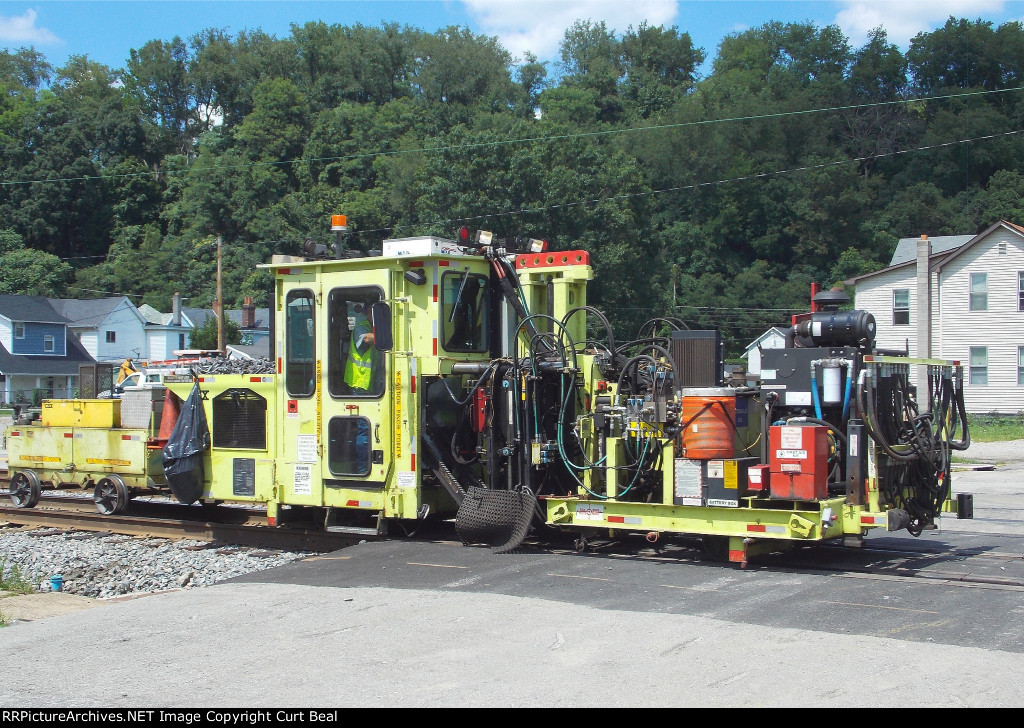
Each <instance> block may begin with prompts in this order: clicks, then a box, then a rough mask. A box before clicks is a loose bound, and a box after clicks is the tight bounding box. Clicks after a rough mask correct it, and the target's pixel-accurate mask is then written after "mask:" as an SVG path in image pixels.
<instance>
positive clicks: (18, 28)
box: [0, 9, 60, 45]
mask: <svg viewBox="0 0 1024 728" xmlns="http://www.w3.org/2000/svg"><path fill="white" fill-rule="evenodd" d="M0 42H5V43H16V44H23V45H32V44H36V43H38V44H47V43H60V38H58V37H57V36H56V35H54V34H53V33H51V32H50V31H49V30H47V29H46V28H37V27H36V11H35V10H31V9H29V10H26V11H25V14H24V15H14V16H11V17H7V16H6V15H0Z"/></svg>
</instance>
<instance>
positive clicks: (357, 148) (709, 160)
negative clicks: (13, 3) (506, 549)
mask: <svg viewBox="0 0 1024 728" xmlns="http://www.w3.org/2000/svg"><path fill="white" fill-rule="evenodd" d="M706 58H707V55H706V53H705V50H704V49H701V48H697V47H695V46H694V45H693V41H692V39H691V37H690V35H689V34H688V33H687V32H686V30H685V28H677V27H665V26H653V25H650V24H648V23H646V22H645V23H641V24H640V25H639V26H637V27H635V28H634V27H630V28H627V29H626V30H625V31H621V32H620V31H617V30H616V29H613V28H609V27H607V25H605V24H604V23H602V22H594V21H588V20H579V21H577V22H576V23H574V24H573V25H572V26H571V27H570V28H569V29H568V30H567V31H566V32H565V35H564V37H563V39H562V44H561V47H560V61H561V62H560V63H558V64H555V65H556V68H554V69H552V70H553V71H555V73H553V74H551V75H549V69H548V68H547V67H546V64H545V63H541V62H539V61H538V60H537V58H536V57H535V56H534V55H532V54H530V53H526V54H524V56H523V58H522V59H513V58H512V57H511V55H510V54H509V53H508V52H507V50H506V49H504V48H503V47H502V46H501V44H500V43H499V42H498V40H497V39H496V38H493V37H489V36H486V35H480V34H477V33H474V32H472V31H470V30H469V29H467V28H462V27H449V28H444V29H442V30H439V31H437V32H429V33H428V32H425V31H422V30H418V29H415V28H409V27H399V26H397V25H388V24H386V25H381V26H377V27H371V26H364V25H360V24H355V25H339V24H330V23H326V22H321V21H315V22H309V23H306V24H303V25H293V26H292V27H291V30H290V33H289V34H288V35H287V36H286V37H283V38H275V37H273V36H270V35H267V34H266V33H264V32H262V31H259V30H256V31H241V32H238V33H235V34H231V33H228V32H227V31H226V30H219V29H212V28H211V29H207V30H203V31H201V32H199V33H196V34H195V35H193V36H192V37H190V38H188V39H181V38H171V39H170V40H160V39H154V40H151V41H149V42H147V43H145V44H143V45H142V46H141V47H139V48H137V49H135V50H133V51H132V52H131V54H130V57H129V58H128V59H126V62H125V64H124V69H123V70H121V69H114V68H110V67H107V66H105V65H103V64H99V63H96V62H94V61H91V60H89V59H88V58H85V57H72V58H71V59H69V60H68V62H67V63H66V64H65V65H64V67H62V68H59V69H56V70H55V69H53V68H52V67H51V66H50V65H49V64H48V63H47V62H46V60H45V58H44V57H43V56H42V55H41V54H39V53H38V52H36V51H34V50H26V49H19V50H17V51H13V52H12V51H0V183H2V184H0V221H2V225H3V227H4V228H5V229H4V230H3V231H0V292H4V293H7V292H10V293H38V294H43V295H64V294H65V291H66V290H67V291H70V292H71V295H76V296H83V295H100V294H102V293H126V294H129V295H133V296H138V297H140V298H141V300H143V301H144V302H146V303H150V304H151V305H154V306H155V307H157V308H159V309H161V310H167V309H168V308H169V306H170V301H171V296H172V295H173V293H174V292H175V291H180V292H181V294H182V295H183V296H185V297H187V298H188V299H189V300H190V303H191V305H194V306H206V305H209V304H210V303H211V302H212V301H213V300H214V299H215V297H216V290H215V285H216V284H215V281H216V240H217V239H218V237H219V238H220V239H221V241H222V243H223V249H222V263H223V276H222V277H223V290H224V297H225V302H226V305H228V306H230V307H238V306H240V305H241V302H242V300H243V299H244V297H245V296H252V297H253V298H254V300H255V301H256V302H257V304H258V305H260V304H265V303H266V302H267V297H268V293H267V291H268V285H267V284H268V281H267V276H266V273H265V272H259V271H257V270H256V265H257V264H259V263H263V262H266V261H267V260H268V259H269V257H270V256H271V255H272V254H274V253H289V254H296V253H298V252H299V251H300V250H301V247H302V245H303V242H304V241H306V240H307V239H309V240H311V241H313V242H316V243H321V244H329V243H333V242H335V240H334V237H333V235H332V234H331V233H330V231H329V228H328V220H329V216H330V215H331V214H334V213H345V214H347V215H348V216H349V221H350V223H349V224H350V232H349V233H348V234H347V236H346V237H345V239H344V240H343V244H344V245H345V246H347V247H350V248H354V249H358V250H364V251H365V250H371V249H374V248H378V247H379V246H380V242H381V240H383V239H384V238H386V237H389V236H395V237H400V236H408V235H418V234H435V235H443V236H448V237H451V236H453V235H454V234H455V231H456V230H457V228H458V227H459V226H460V225H461V224H463V222H466V221H468V222H469V224H471V225H474V226H478V227H482V228H486V229H491V230H493V231H494V232H495V233H496V234H498V235H502V236H510V235H531V236H534V237H545V238H547V239H549V240H551V241H552V243H553V245H554V246H555V247H556V248H557V249H576V248H582V249H585V250H587V251H588V252H589V253H590V254H591V260H592V263H593V265H594V267H595V269H596V274H597V285H595V286H593V287H592V288H591V294H590V301H589V302H590V303H592V304H595V305H597V306H599V307H602V308H604V309H606V310H607V312H608V314H609V316H610V317H611V319H612V321H613V323H614V325H615V327H616V329H617V330H618V333H619V334H620V335H632V334H633V333H634V332H635V331H636V329H638V328H639V327H640V325H641V324H643V323H644V322H645V321H646V320H648V319H650V318H653V317H657V316H665V315H669V314H671V315H674V316H676V317H679V318H682V319H684V320H685V321H687V322H688V323H689V324H691V325H693V326H699V327H712V326H716V327H719V328H720V329H721V331H722V332H723V338H724V340H725V341H726V342H727V347H728V348H727V355H728V356H730V357H734V356H736V355H737V354H738V353H739V352H740V351H741V350H742V348H743V346H745V344H746V343H748V342H749V341H751V340H753V339H754V338H755V337H756V336H757V335H758V334H759V333H761V332H763V331H764V329H766V328H768V327H769V326H771V325H774V324H777V323H782V322H785V321H786V320H787V318H788V316H789V315H790V314H792V313H797V312H801V311H804V310H806V308H807V296H808V291H809V285H810V283H811V282H818V283H821V284H822V285H824V286H826V287H827V286H829V285H831V284H833V283H836V282H839V281H842V280H846V279H848V278H850V277H853V276H856V275H860V274H863V273H865V272H868V271H871V270H874V269H877V268H879V267H882V266H884V265H886V263H887V262H888V260H889V259H890V256H891V254H892V251H893V249H894V247H895V245H896V243H897V241H898V240H899V238H901V237H916V236H918V235H921V234H928V235H933V236H935V235H944V234H968V233H975V232H977V231H979V230H981V229H984V228H985V227H987V226H988V225H991V224H992V223H994V222H996V221H997V220H1000V219H1006V220H1010V221H1011V222H1018V223H1024V202H1022V199H1024V198H1022V195H1024V176H1022V175H1021V173H1020V172H1019V171H1018V170H1019V169H1020V168H1021V167H1022V166H1024V147H1021V145H1020V144H1019V143H1018V141H1017V137H1016V136H1014V135H1012V134H1010V132H1015V131H1016V130H1018V129H1020V128H1021V122H1022V120H1024V103H1022V99H1021V97H1020V95H1019V94H1017V93H992V94H987V95H984V96H965V97H961V98H933V97H939V96H942V95H944V94H946V93H948V92H949V91H951V90H960V89H963V90H984V91H1003V90H1006V89H1012V88H1015V87H1017V86H1019V85H1020V84H1021V83H1022V82H1024V26H1022V25H1021V24H1020V23H1016V22H1014V23H1006V24H1003V25H1001V26H999V27H994V26H993V25H992V24H991V23H989V22H987V21H982V20H976V21H974V20H967V19H957V18H950V19H949V20H948V21H947V22H946V24H945V25H944V26H943V27H942V28H940V29H938V30H936V31H933V32H930V33H922V34H920V35H918V36H917V37H915V38H914V39H913V41H912V42H911V45H910V49H909V50H908V52H907V53H906V54H904V53H902V52H901V51H900V49H899V48H898V47H896V46H895V45H893V44H892V43H890V42H889V40H888V37H887V36H886V34H885V32H884V30H882V29H881V28H878V29H875V30H874V31H872V32H871V33H870V34H869V36H868V40H867V42H866V43H865V44H864V45H863V46H862V47H860V48H854V47H852V46H851V45H850V43H849V41H848V39H846V38H845V37H844V36H843V35H842V33H841V32H840V31H839V29H838V28H837V27H835V26H825V27H817V26H815V25H813V24H811V23H809V22H804V23H779V22H769V23H766V24H764V25H763V26H760V27H756V28H750V29H747V30H744V31H740V32H736V33H733V34H731V35H729V36H728V37H726V38H724V39H723V40H722V42H721V45H720V47H719V48H718V50H717V55H716V57H715V58H714V59H713V64H712V71H711V73H710V74H709V75H708V76H707V77H706V78H700V77H699V75H698V69H699V68H700V67H701V65H702V64H703V63H704V61H705V60H706ZM925 97H927V98H925ZM967 139H974V140H975V141H971V142H966V141H963V140H967ZM94 292H95V293H94ZM212 341H213V343H212V346H215V342H216V336H215V331H214V335H213V339H212Z"/></svg>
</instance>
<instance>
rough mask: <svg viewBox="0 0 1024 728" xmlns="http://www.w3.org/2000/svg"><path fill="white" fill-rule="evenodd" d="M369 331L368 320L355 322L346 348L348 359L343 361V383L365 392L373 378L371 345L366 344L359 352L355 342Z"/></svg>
mask: <svg viewBox="0 0 1024 728" xmlns="http://www.w3.org/2000/svg"><path fill="white" fill-rule="evenodd" d="M371 331H372V329H371V328H370V322H369V321H367V320H365V319H363V320H362V321H360V322H359V323H358V324H356V327H355V329H353V330H352V345H351V346H350V347H349V350H348V361H347V362H346V363H345V384H347V385H348V386H350V387H352V388H353V389H361V390H363V391H366V392H368V391H370V386H371V381H372V380H373V345H372V344H371V345H369V346H366V347H365V350H364V351H362V352H360V351H359V347H358V346H356V342H357V341H358V340H359V338H360V337H361V336H362V335H363V334H368V333H370V332H371Z"/></svg>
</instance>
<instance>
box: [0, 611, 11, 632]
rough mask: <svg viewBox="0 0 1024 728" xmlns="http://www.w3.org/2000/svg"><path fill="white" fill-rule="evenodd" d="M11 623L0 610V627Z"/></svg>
mask: <svg viewBox="0 0 1024 728" xmlns="http://www.w3.org/2000/svg"><path fill="white" fill-rule="evenodd" d="M10 623H11V620H9V619H8V618H7V615H6V614H4V613H3V612H0V628H3V627H6V626H7V625H9V624H10Z"/></svg>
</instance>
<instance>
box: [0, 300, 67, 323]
mask: <svg viewBox="0 0 1024 728" xmlns="http://www.w3.org/2000/svg"><path fill="white" fill-rule="evenodd" d="M0 316H3V317H4V318H6V319H9V320H11V321H29V322H32V323H42V324H66V323H67V322H68V321H67V319H66V318H64V316H63V315H61V313H60V312H59V311H57V310H56V309H54V307H53V305H52V304H51V302H50V300H49V299H47V298H46V296H15V295H11V294H3V295H0Z"/></svg>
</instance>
